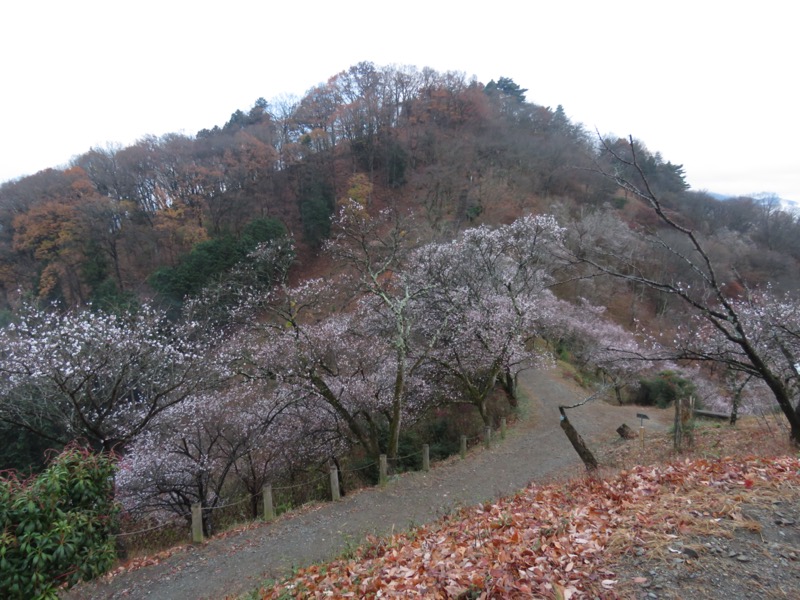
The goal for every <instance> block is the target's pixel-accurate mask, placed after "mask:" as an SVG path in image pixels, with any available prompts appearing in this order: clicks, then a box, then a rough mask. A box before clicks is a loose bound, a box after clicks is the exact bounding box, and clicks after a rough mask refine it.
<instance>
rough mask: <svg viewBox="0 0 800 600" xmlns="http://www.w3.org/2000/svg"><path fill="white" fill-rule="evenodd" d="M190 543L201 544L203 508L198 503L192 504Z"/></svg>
mask: <svg viewBox="0 0 800 600" xmlns="http://www.w3.org/2000/svg"><path fill="white" fill-rule="evenodd" d="M192 543H194V544H202V543H203V507H202V506H200V503H199V502H195V503H194V504H192Z"/></svg>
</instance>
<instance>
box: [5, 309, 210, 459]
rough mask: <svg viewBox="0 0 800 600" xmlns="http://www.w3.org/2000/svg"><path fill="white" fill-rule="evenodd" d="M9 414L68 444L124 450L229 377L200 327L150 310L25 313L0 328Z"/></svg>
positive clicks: (9, 419)
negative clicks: (161, 418)
mask: <svg viewBox="0 0 800 600" xmlns="http://www.w3.org/2000/svg"><path fill="white" fill-rule="evenodd" d="M0 348H2V353H0V373H2V374H3V378H2V383H0V387H1V388H2V390H1V392H2V393H1V395H2V398H3V403H2V405H0V418H2V419H3V420H5V421H7V422H9V423H12V424H15V425H18V426H19V427H24V428H26V429H29V430H30V431H32V432H34V433H36V434H39V435H41V436H43V437H45V438H46V439H49V440H50V441H52V442H53V443H56V444H64V443H67V442H69V441H71V440H73V439H76V438H83V439H86V440H88V441H89V442H90V443H91V444H92V445H93V446H94V447H95V448H98V449H103V450H112V449H118V450H120V449H122V447H123V446H124V445H125V444H126V443H127V442H129V441H130V440H131V439H133V438H134V437H135V436H136V435H138V434H139V433H141V432H142V431H143V430H144V429H145V428H146V427H147V425H148V424H149V423H150V421H152V420H153V419H154V418H155V417H157V416H158V415H159V414H160V413H161V412H162V411H164V410H166V409H168V408H170V407H172V406H175V405H178V404H180V403H181V402H183V401H184V400H185V399H186V398H188V397H189V396H191V395H193V394H195V393H197V392H198V391H199V390H202V389H204V388H207V387H209V386H211V385H213V383H214V380H216V379H217V378H218V377H219V376H220V375H221V373H220V372H218V371H217V369H216V367H215V365H214V362H213V358H212V357H213V353H211V352H210V345H209V344H208V343H206V341H204V339H203V336H202V334H201V332H198V331H197V330H196V328H195V327H194V324H193V323H184V324H182V325H174V324H171V323H169V322H168V321H167V319H166V318H165V316H164V315H163V314H162V313H160V312H158V311H156V310H154V309H153V308H151V307H148V306H143V307H141V308H139V309H138V310H136V312H131V313H126V314H122V315H119V316H116V315H108V314H103V313H100V312H94V311H90V310H85V309H84V310H75V311H70V312H63V313H59V312H56V311H55V310H52V311H45V310H41V309H38V308H35V307H32V306H28V307H26V308H25V309H24V310H23V311H22V313H21V316H20V318H19V321H18V322H16V323H14V324H12V325H10V326H9V327H8V328H6V329H5V330H3V331H2V332H0Z"/></svg>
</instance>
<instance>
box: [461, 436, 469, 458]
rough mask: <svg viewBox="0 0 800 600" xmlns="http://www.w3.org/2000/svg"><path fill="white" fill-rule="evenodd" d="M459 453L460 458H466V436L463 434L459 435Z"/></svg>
mask: <svg viewBox="0 0 800 600" xmlns="http://www.w3.org/2000/svg"><path fill="white" fill-rule="evenodd" d="M460 454H461V458H462V459H463V458H467V436H465V435H462V436H461V451H460Z"/></svg>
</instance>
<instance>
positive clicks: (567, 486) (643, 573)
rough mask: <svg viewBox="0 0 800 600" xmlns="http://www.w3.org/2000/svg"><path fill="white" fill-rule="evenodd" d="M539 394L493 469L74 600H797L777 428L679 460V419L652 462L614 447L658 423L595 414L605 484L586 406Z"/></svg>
mask: <svg viewBox="0 0 800 600" xmlns="http://www.w3.org/2000/svg"><path fill="white" fill-rule="evenodd" d="M522 385H523V387H524V392H525V396H526V398H527V400H526V401H525V402H524V404H523V409H522V410H523V415H525V416H524V417H523V418H522V419H521V420H520V421H519V422H518V424H517V425H516V426H515V427H514V428H513V429H512V430H511V431H510V432H509V436H508V438H507V439H506V440H504V441H501V442H499V443H498V444H497V445H495V447H493V448H492V449H491V450H490V451H486V450H481V449H478V450H476V451H475V452H471V453H470V454H469V456H468V458H467V460H466V461H461V460H458V459H456V460H450V461H447V462H445V463H437V464H434V468H433V470H432V471H431V472H430V473H428V474H426V473H420V472H417V473H407V474H405V475H402V476H400V477H398V478H397V479H395V480H393V481H392V482H390V484H389V485H388V486H387V487H386V488H383V489H381V488H372V489H369V490H364V491H362V492H359V493H357V494H348V496H347V497H345V498H344V499H343V500H342V501H341V502H338V503H333V504H331V503H327V504H324V505H318V504H317V505H312V506H310V507H308V508H307V509H306V510H301V511H298V512H296V513H295V512H292V513H287V514H286V515H284V516H283V517H282V518H281V519H279V520H278V521H277V522H276V523H272V524H269V525H267V526H264V525H258V526H255V527H250V528H246V529H244V530H242V531H239V532H232V533H231V534H227V535H225V536H222V537H220V538H216V539H213V540H210V541H208V542H207V543H206V544H205V545H204V546H202V547H199V548H198V547H186V548H183V549H179V550H178V551H177V552H175V551H172V552H170V553H169V555H168V557H161V558H159V557H158V556H157V555H156V556H151V557H138V558H136V559H135V560H132V561H130V562H129V563H124V564H123V566H122V567H121V568H119V569H117V570H116V571H115V572H114V574H113V576H111V577H107V578H104V580H101V581H99V582H96V583H92V584H88V585H84V586H79V587H78V588H76V589H75V590H74V591H73V592H71V593H70V594H69V595H68V596H67V597H68V598H117V597H124V596H125V595H130V594H133V595H137V596H145V595H157V596H162V597H170V598H175V599H178V598H193V599H194V598H200V597H202V598H221V597H223V596H226V595H228V597H238V596H239V594H241V593H243V592H245V591H246V590H248V588H249V589H253V588H255V587H256V586H257V585H258V583H259V578H266V577H273V578H274V577H277V578H278V580H279V581H280V582H281V583H280V584H271V585H269V586H265V587H262V588H261V590H260V591H259V593H258V594H256V595H255V596H257V597H264V598H273V597H275V598H278V597H297V598H307V597H317V596H319V597H326V596H325V594H326V591H328V592H333V594H334V596H342V597H346V594H348V593H352V594H354V596H355V597H378V590H381V593H382V594H384V595H386V594H389V595H392V594H395V595H397V596H399V597H408V596H411V595H414V596H417V597H419V596H421V597H443V598H456V597H463V598H468V597H473V596H474V597H481V595H480V594H481V593H482V592H483V593H485V594H486V597H491V598H514V597H526V596H527V597H530V596H531V595H533V597H543V598H559V597H562V598H563V597H572V598H584V597H594V596H592V595H591V594H590V593H589V590H591V591H592V592H593V593H594V594H596V595H598V596H600V597H605V598H617V597H621V598H638V597H640V594H641V597H647V596H646V594H647V593H654V594H655V596H656V597H658V598H672V597H677V598H683V597H690V596H692V595H694V596H695V597H704V598H731V599H738V598H750V597H753V593H754V590H755V592H756V595H758V594H760V592H761V588H760V587H758V586H762V585H763V586H767V588H768V589H771V590H774V591H779V590H781V589H782V590H783V591H784V592H785V593H786V594H788V595H787V596H783V597H791V594H792V590H796V589H800V588H799V587H798V586H800V579H798V577H800V568H798V562H797V558H796V557H797V556H798V554H800V533H798V529H797V523H798V522H800V520H799V518H800V514H796V506H797V503H796V500H797V494H798V490H800V487H798V483H800V471H798V469H800V463H798V462H797V460H796V459H793V458H790V457H788V456H786V455H782V456H781V457H780V458H778V459H775V460H773V459H772V458H764V459H760V458H756V457H754V453H758V454H761V455H763V456H766V457H771V456H773V455H774V454H775V453H776V452H777V453H778V454H779V455H780V453H781V451H782V449H785V448H786V446H785V444H784V442H783V441H782V440H783V437H782V436H781V435H780V434H779V433H778V431H776V430H775V425H774V424H773V425H770V424H769V423H764V422H757V421H751V422H749V423H745V424H743V425H740V428H739V429H738V430H734V429H731V428H729V427H727V426H725V427H719V426H718V425H715V424H704V425H702V426H701V428H700V429H699V430H698V431H697V436H696V445H695V448H694V451H693V452H689V453H686V454H682V455H678V456H676V455H675V454H674V453H673V452H672V448H671V446H672V441H671V436H670V434H669V433H668V431H667V427H668V426H669V423H670V421H671V419H672V411H653V410H648V411H647V412H648V413H649V415H650V417H651V421H650V422H648V433H647V442H646V447H645V451H642V449H641V447H640V445H639V442H638V440H632V441H627V442H626V441H622V440H620V439H619V438H618V436H617V435H616V433H614V431H613V429H614V428H615V427H616V426H617V425H618V424H619V423H621V422H623V421H625V422H628V423H629V424H631V425H633V424H634V423H635V414H636V413H637V412H639V411H641V410H642V408H640V407H615V406H611V405H609V404H607V403H605V402H601V401H598V402H595V403H590V404H588V405H586V406H585V407H583V408H582V409H581V410H578V411H574V412H576V414H575V415H574V416H571V418H572V420H573V421H574V423H575V426H576V427H577V428H578V429H579V431H580V432H581V433H583V435H584V436H585V437H586V438H587V440H589V442H590V445H591V446H592V448H593V449H594V450H595V451H596V452H597V453H598V456H600V457H601V462H602V463H603V464H604V465H606V467H605V468H604V470H603V471H602V473H601V474H600V475H598V476H597V477H587V476H585V475H583V474H581V471H582V468H581V467H580V466H579V465H580V463H579V461H578V459H577V455H576V454H574V452H573V451H572V449H571V448H570V446H569V444H568V442H567V440H566V437H565V436H564V435H563V433H562V432H561V431H560V430H559V428H558V426H557V419H558V411H557V405H558V404H560V403H571V402H574V401H575V400H576V399H578V398H581V397H582V395H583V392H582V391H581V390H580V389H578V388H576V387H575V386H574V384H572V383H570V382H569V380H567V379H565V378H564V377H563V373H562V372H560V371H552V372H539V373H529V374H527V375H526V376H525V378H524V379H523V381H522ZM725 456H730V457H729V458H721V457H725ZM747 456H749V458H743V457H747ZM637 464H638V465H651V466H636V465H637ZM620 469H624V470H622V471H620ZM531 478H533V479H534V483H533V484H532V485H531V486H530V487H526V485H527V483H528V482H529V481H530V479H531ZM748 482H749V483H748ZM523 488H524V489H523ZM712 489H713V493H709V492H710V490H712ZM517 490H522V491H519V492H518V491H517ZM508 494H511V495H510V496H508ZM776 519H777V520H778V522H777V524H776ZM407 527H410V529H409V530H408V531H407V532H406V531H404V530H405V529H406V528H407ZM759 528H760V529H759ZM757 531H761V532H762V535H763V536H764V540H766V541H762V539H761V538H760V537H759V536H758V533H754V532H757ZM364 536H367V538H366V540H364ZM695 536H704V537H695ZM731 536H732V537H731ZM362 540H364V541H363V542H362ZM706 544H707V545H706ZM684 548H686V551H685V553H684ZM692 551H695V552H696V553H697V555H696V556H695V555H692V554H691V552H692ZM792 553H794V555H792ZM336 555H341V558H340V559H339V560H337V561H335V562H333V563H326V562H325V561H326V560H328V559H329V558H330V557H332V556H336ZM739 556H741V557H742V558H741V559H740V558H738V557H739ZM792 556H794V558H792ZM678 559H680V560H678ZM746 559H747V560H746ZM775 561H777V562H778V563H779V564H780V565H781V567H780V569H777V570H776V568H775V567H774V566H773V563H774V562H775ZM309 563H313V565H312V566H309ZM298 567H307V568H303V569H300V570H299V571H298V570H297V568H298ZM527 567H530V570H526V569H527ZM520 571H523V572H524V573H527V574H520ZM287 572H291V573H293V575H292V576H291V577H290V578H289V579H287V580H284V579H283V576H284V575H285V574H286V573H287ZM749 573H758V574H759V577H761V579H760V580H754V579H753V578H752V577H750V575H749ZM766 573H769V574H770V576H769V579H767V578H766V576H765V574H766ZM691 586H695V587H691ZM726 586H727V587H726ZM754 586H756V587H754ZM526 590H530V591H526ZM559 590H560V592H561V594H562V595H561V596H558V595H557V594H558V591H559ZM437 593H438V594H439V596H437ZM650 597H653V596H650ZM776 597H782V596H780V594H779V593H778V594H777V595H776Z"/></svg>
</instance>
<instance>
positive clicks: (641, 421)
mask: <svg viewBox="0 0 800 600" xmlns="http://www.w3.org/2000/svg"><path fill="white" fill-rule="evenodd" d="M636 418H637V419H639V437H640V438H641V440H642V450H644V420H645V419H647V420H648V421H649V420H650V417H648V416H647V415H646V414H644V413H636Z"/></svg>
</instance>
